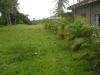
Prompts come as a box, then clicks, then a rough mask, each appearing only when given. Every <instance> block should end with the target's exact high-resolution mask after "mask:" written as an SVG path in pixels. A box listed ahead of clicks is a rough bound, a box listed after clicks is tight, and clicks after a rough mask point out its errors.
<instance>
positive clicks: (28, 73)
mask: <svg viewBox="0 0 100 75" xmlns="http://www.w3.org/2000/svg"><path fill="white" fill-rule="evenodd" d="M83 64H86V62H85V61H73V60H72V57H71V54H70V52H69V50H68V49H67V47H66V44H65V43H64V42H63V41H61V40H57V38H56V36H55V35H53V34H48V33H47V32H46V31H45V30H44V29H43V27H42V26H39V25H37V26H28V25H16V26H4V27H0V75H95V74H93V72H92V71H91V72H90V71H86V70H85V69H84V66H82V65H83Z"/></svg>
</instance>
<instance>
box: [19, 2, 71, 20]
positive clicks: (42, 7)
mask: <svg viewBox="0 0 100 75" xmlns="http://www.w3.org/2000/svg"><path fill="white" fill-rule="evenodd" d="M54 1H55V0H19V11H20V12H22V13H24V14H28V15H29V18H30V19H31V20H32V19H33V18H36V19H42V18H47V17H49V16H50V15H51V13H50V11H51V10H53V9H54V7H55V2H54ZM72 3H73V0H70V4H72Z"/></svg>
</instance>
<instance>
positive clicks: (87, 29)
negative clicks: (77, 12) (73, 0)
mask: <svg viewBox="0 0 100 75" xmlns="http://www.w3.org/2000/svg"><path fill="white" fill-rule="evenodd" d="M45 29H46V30H47V31H48V32H49V33H54V34H56V35H57V36H58V37H59V38H60V39H62V40H64V41H65V42H66V45H67V46H68V47H67V49H69V51H70V52H71V53H73V52H76V53H78V52H82V54H81V56H75V57H73V54H72V57H73V60H85V61H87V63H88V64H89V66H86V67H85V68H86V69H88V70H89V71H91V70H92V71H95V72H97V73H99V72H100V60H99V59H100V58H99V57H100V35H99V31H98V29H97V27H95V26H94V25H89V24H86V23H85V22H83V18H77V19H76V20H75V21H74V22H70V21H68V20H67V19H66V18H60V19H58V20H49V21H48V23H47V24H45ZM83 51H84V52H83ZM79 55H80V54H79Z"/></svg>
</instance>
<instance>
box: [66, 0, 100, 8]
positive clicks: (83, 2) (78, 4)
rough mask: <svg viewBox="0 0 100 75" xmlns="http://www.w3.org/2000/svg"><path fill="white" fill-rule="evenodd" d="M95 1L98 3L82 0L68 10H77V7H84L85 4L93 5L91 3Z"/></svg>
mask: <svg viewBox="0 0 100 75" xmlns="http://www.w3.org/2000/svg"><path fill="white" fill-rule="evenodd" d="M96 1H99V0H84V1H81V2H79V3H77V4H74V5H72V6H69V7H68V9H73V8H77V7H80V6H83V5H86V4H90V3H93V2H96Z"/></svg>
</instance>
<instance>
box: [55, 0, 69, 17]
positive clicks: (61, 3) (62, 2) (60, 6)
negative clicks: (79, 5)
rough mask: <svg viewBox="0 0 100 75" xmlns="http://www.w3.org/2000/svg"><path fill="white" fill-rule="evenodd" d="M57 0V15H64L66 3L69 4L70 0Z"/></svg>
mask: <svg viewBox="0 0 100 75" xmlns="http://www.w3.org/2000/svg"><path fill="white" fill-rule="evenodd" d="M56 1H57V8H56V12H57V15H58V16H59V17H60V16H63V13H64V9H65V8H66V5H69V0H56Z"/></svg>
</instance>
